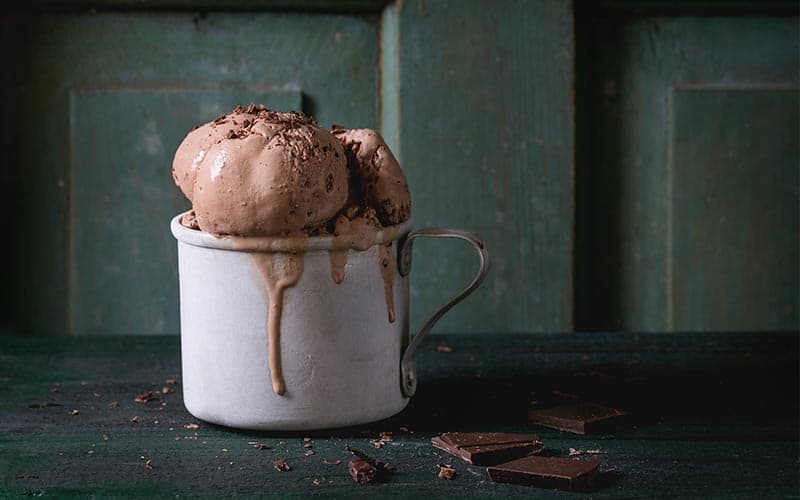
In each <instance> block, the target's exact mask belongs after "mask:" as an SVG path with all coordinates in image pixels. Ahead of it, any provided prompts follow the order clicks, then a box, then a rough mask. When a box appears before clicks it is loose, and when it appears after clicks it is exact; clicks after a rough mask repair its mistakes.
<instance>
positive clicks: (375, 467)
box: [345, 444, 394, 484]
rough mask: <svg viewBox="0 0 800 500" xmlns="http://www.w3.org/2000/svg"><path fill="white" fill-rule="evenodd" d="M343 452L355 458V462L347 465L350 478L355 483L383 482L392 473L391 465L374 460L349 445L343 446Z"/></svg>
mask: <svg viewBox="0 0 800 500" xmlns="http://www.w3.org/2000/svg"><path fill="white" fill-rule="evenodd" d="M345 450H347V451H349V452H350V453H352V454H353V455H354V456H356V457H357V460H352V461H350V463H348V464H347V467H348V470H349V471H350V476H352V478H353V480H354V481H355V482H357V483H361V484H366V483H371V482H378V481H383V480H384V479H385V478H386V476H387V475H388V474H391V473H392V472H394V469H393V468H392V466H391V465H389V464H387V463H384V462H381V461H379V460H376V459H374V458H372V457H370V456H369V455H367V454H366V453H363V452H360V451H358V450H357V449H355V448H353V447H352V446H350V445H349V444H348V445H347V446H345Z"/></svg>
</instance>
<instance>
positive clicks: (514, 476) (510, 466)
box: [487, 456, 601, 491]
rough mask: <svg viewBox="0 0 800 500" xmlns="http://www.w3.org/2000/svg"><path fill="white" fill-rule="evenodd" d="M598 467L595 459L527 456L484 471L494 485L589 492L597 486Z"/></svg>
mask: <svg viewBox="0 0 800 500" xmlns="http://www.w3.org/2000/svg"><path fill="white" fill-rule="evenodd" d="M599 467H600V461H599V460H581V459H577V458H557V457H537V456H530V457H523V458H518V459H516V460H512V461H511V462H506V463H504V464H500V465H496V466H494V467H489V468H488V469H487V471H488V473H489V479H491V480H492V481H494V482H496V483H511V484H521V485H526V486H536V487H537V488H550V489H556V490H567V491H590V490H593V489H595V488H596V487H597V479H598V478H599V476H600V475H601V473H600V470H599Z"/></svg>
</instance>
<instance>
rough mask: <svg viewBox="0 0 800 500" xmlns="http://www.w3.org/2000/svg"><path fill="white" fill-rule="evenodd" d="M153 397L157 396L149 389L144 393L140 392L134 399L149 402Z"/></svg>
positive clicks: (138, 401) (139, 401)
mask: <svg viewBox="0 0 800 500" xmlns="http://www.w3.org/2000/svg"><path fill="white" fill-rule="evenodd" d="M153 398H155V394H153V391H147V392H145V393H143V394H139V395H138V396H136V397H135V398H134V399H133V400H134V401H136V402H137V403H147V402H148V401H150V400H152V399H153Z"/></svg>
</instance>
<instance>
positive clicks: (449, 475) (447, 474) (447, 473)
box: [436, 464, 456, 479]
mask: <svg viewBox="0 0 800 500" xmlns="http://www.w3.org/2000/svg"><path fill="white" fill-rule="evenodd" d="M436 466H437V467H439V479H453V478H454V477H456V470H455V469H454V468H453V467H451V466H449V465H445V464H436Z"/></svg>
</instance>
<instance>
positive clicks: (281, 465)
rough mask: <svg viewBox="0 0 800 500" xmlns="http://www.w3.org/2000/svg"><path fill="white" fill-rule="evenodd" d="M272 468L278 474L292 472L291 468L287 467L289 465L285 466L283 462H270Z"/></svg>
mask: <svg viewBox="0 0 800 500" xmlns="http://www.w3.org/2000/svg"><path fill="white" fill-rule="evenodd" d="M272 466H273V467H274V468H275V470H276V471H278V472H289V471H290V470H292V468H291V467H289V464H287V463H286V461H285V460H275V461H274V462H272Z"/></svg>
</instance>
